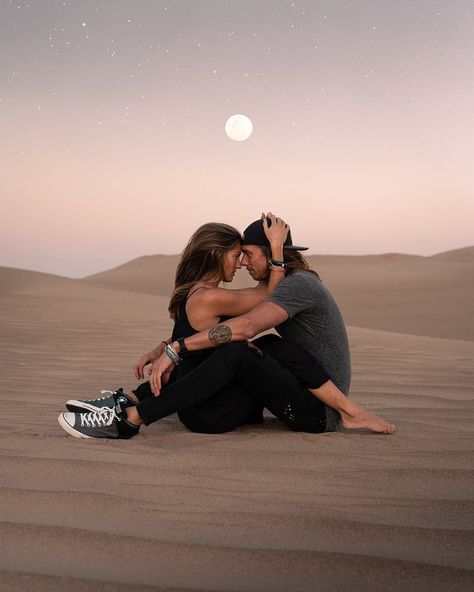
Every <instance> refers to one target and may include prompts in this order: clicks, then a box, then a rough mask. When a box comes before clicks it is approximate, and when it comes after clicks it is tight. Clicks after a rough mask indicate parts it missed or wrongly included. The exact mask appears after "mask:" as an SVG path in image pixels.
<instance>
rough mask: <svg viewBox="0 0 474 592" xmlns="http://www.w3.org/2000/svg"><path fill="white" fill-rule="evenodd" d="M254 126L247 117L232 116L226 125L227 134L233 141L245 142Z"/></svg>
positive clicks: (238, 114)
mask: <svg viewBox="0 0 474 592" xmlns="http://www.w3.org/2000/svg"><path fill="white" fill-rule="evenodd" d="M252 130H253V125H252V122H251V121H250V119H249V118H248V117H247V116H246V115H241V114H240V113H237V114H236V115H231V116H230V117H229V119H228V120H227V121H226V124H225V133H226V134H227V135H228V136H229V138H230V139H231V140H235V141H236V142H243V141H244V140H246V139H247V138H248V137H249V136H250V134H251V133H252Z"/></svg>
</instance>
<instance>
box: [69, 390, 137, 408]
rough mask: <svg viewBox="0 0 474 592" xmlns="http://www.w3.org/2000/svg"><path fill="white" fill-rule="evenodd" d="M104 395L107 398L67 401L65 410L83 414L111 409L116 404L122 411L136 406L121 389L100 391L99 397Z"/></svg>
mask: <svg viewBox="0 0 474 592" xmlns="http://www.w3.org/2000/svg"><path fill="white" fill-rule="evenodd" d="M106 393H108V396H107V397H98V398H97V399H69V401H67V402H66V409H67V410H68V411H72V412H73V413H84V412H85V411H100V410H101V409H105V408H108V409H112V407H115V405H117V403H120V404H121V406H122V407H123V408H124V409H126V408H127V407H132V406H133V405H136V403H135V402H134V401H132V399H130V398H129V397H128V396H127V395H126V394H125V393H124V392H123V388H122V387H120V388H119V389H117V390H116V391H106V390H101V391H100V394H101V395H105V394H106Z"/></svg>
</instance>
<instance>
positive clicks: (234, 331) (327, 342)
mask: <svg viewBox="0 0 474 592" xmlns="http://www.w3.org/2000/svg"><path fill="white" fill-rule="evenodd" d="M267 223H268V222H267ZM303 250H306V247H299V246H295V245H293V243H292V239H291V234H290V233H288V236H287V239H286V241H285V243H284V248H283V252H284V256H283V259H282V260H274V259H271V254H270V246H269V241H268V239H267V237H266V235H265V232H264V228H263V220H262V219H260V220H256V221H255V222H252V224H250V225H249V226H248V227H247V229H246V230H245V232H244V238H243V242H242V253H243V257H242V262H241V263H242V264H243V265H245V266H246V267H247V270H248V271H249V273H250V275H251V276H252V277H253V278H254V279H255V280H257V281H264V280H265V279H266V278H267V276H268V274H269V269H270V267H271V266H277V267H279V268H280V269H281V270H282V271H284V272H285V276H286V277H285V279H283V280H282V281H281V282H280V284H279V285H278V287H277V289H276V290H275V291H274V293H273V294H272V296H270V297H268V298H267V299H266V301H265V302H263V303H262V304H259V305H258V306H256V307H255V308H254V309H253V310H251V311H250V312H249V313H246V314H244V315H241V316H238V317H235V318H232V319H229V320H226V321H224V322H221V323H219V324H218V325H216V326H214V327H211V329H209V330H206V331H201V332H199V333H196V334H194V335H191V336H190V337H186V338H185V339H179V341H175V342H173V343H172V344H170V345H168V346H167V347H166V354H163V355H161V357H160V358H159V359H158V360H156V361H154V362H153V365H152V370H151V377H150V386H151V390H152V392H153V393H154V395H155V397H147V398H146V399H144V400H142V401H140V403H139V404H138V405H136V406H135V404H134V403H132V404H130V402H128V403H127V404H126V405H125V407H127V408H126V409H124V406H123V403H124V402H126V400H125V401H124V397H123V394H122V393H114V394H113V395H112V397H111V401H110V402H107V400H104V402H103V403H102V402H99V403H96V402H94V401H89V402H85V403H86V404H87V403H89V404H91V405H92V407H90V408H91V409H93V408H97V406H100V405H103V406H104V407H105V408H106V409H107V411H105V413H106V414H107V421H105V419H104V418H105V416H104V417H101V418H100V421H98V420H97V418H95V420H96V421H98V423H100V426H97V428H98V429H97V430H96V429H95V426H87V429H85V430H84V433H85V434H87V435H85V436H79V437H119V438H128V437H132V436H133V435H135V434H136V433H137V432H138V428H139V426H140V425H141V424H142V423H145V424H146V425H149V424H150V423H153V422H154V421H157V420H158V419H161V418H163V417H166V416H167V415H169V414H171V413H174V412H176V411H178V412H182V411H183V410H186V409H191V411H192V409H193V406H194V405H199V404H202V403H204V404H205V402H206V399H209V398H211V397H213V396H214V395H216V394H217V393H218V392H219V391H221V389H222V388H224V387H225V386H226V385H228V384H229V383H230V382H232V381H234V383H235V382H237V383H240V385H241V386H242V387H243V388H245V389H246V391H247V392H249V393H251V394H252V395H253V396H254V397H255V398H256V399H257V400H258V401H260V403H261V404H262V405H263V406H265V407H267V408H268V409H269V410H270V411H271V412H272V413H273V414H274V415H275V416H277V417H278V418H279V419H281V420H282V421H283V422H284V423H285V424H286V425H287V426H288V427H289V428H290V429H292V430H296V431H306V432H312V433H318V432H324V431H334V430H335V429H336V427H337V425H338V422H339V415H338V413H337V412H336V411H334V409H332V408H330V407H328V406H326V405H324V404H323V403H322V402H321V401H320V398H321V397H319V395H318V389H320V390H322V389H326V391H325V392H326V394H327V389H329V396H328V397H326V398H325V399H324V400H325V401H326V402H330V404H331V401H332V400H333V399H332V397H331V394H332V392H336V396H337V397H338V398H339V401H341V399H342V400H343V403H342V406H341V404H339V405H332V406H334V407H336V409H339V410H344V407H345V405H346V402H347V403H348V404H349V405H351V403H350V402H349V401H348V399H347V397H345V396H343V395H342V393H344V394H346V395H347V394H348V391H349V385H350V354H349V346H348V340H347V334H346V330H345V327H344V322H343V319H342V316H341V313H340V311H339V308H338V307H337V304H336V303H335V301H334V299H333V298H332V296H331V294H330V293H329V291H328V289H327V288H326V287H325V286H324V284H323V283H322V282H321V280H320V278H319V276H318V275H317V273H315V272H314V271H312V270H311V269H310V268H309V265H308V263H307V262H306V261H305V259H304V258H303V256H302V255H301V254H300V251H303ZM272 327H276V329H277V331H278V332H279V333H280V334H281V335H282V336H283V337H284V339H283V340H282V339H278V338H277V342H279V343H277V344H276V346H275V345H274V342H272V343H271V344H270V347H268V348H267V342H268V340H265V338H263V339H264V342H263V344H264V346H265V348H267V350H268V352H270V350H272V349H273V350H274V351H276V354H274V356H273V357H271V356H272V354H271V353H270V354H269V355H264V356H263V358H262V357H258V356H257V355H255V353H254V352H252V351H251V349H249V348H248V347H247V346H246V340H248V339H251V338H253V337H254V336H255V335H257V334H258V333H261V332H262V331H265V330H267V329H270V328H272ZM270 341H271V340H270ZM257 342H258V340H257ZM295 342H296V343H295ZM292 344H293V345H292ZM282 346H283V347H282ZM208 348H217V349H216V351H215V352H214V353H213V354H212V355H211V356H209V357H208V358H207V359H206V361H204V362H203V363H202V364H200V365H199V366H198V367H197V368H195V369H194V370H192V371H191V372H190V373H189V374H187V375H186V376H184V377H182V378H180V379H179V380H177V381H175V382H174V383H173V384H171V385H167V386H166V388H164V389H163V390H162V382H163V384H164V383H165V382H166V380H165V377H166V376H167V375H168V374H169V370H170V367H171V366H172V364H173V362H176V361H179V358H180V353H181V354H183V353H184V355H186V353H185V352H187V351H188V352H189V351H194V350H203V349H208ZM292 349H293V350H294V351H295V352H296V350H297V349H298V350H301V349H303V350H305V351H304V352H303V353H306V352H308V353H309V354H312V357H311V356H309V355H308V354H306V355H308V358H310V362H309V363H308V364H307V365H306V368H309V369H310V372H309V373H307V374H306V376H308V375H310V376H309V378H308V380H307V381H306V379H305V385H306V386H305V385H304V384H302V383H301V382H298V380H297V379H296V378H295V376H294V375H293V374H292V372H291V371H290V370H288V367H290V368H291V364H292V363H293V362H294V361H295V360H296V359H297V358H298V356H292ZM300 354H301V351H299V353H298V355H300ZM299 359H300V360H301V356H300V358H299ZM316 360H317V361H318V362H319V364H318V362H316ZM278 362H279V363H278ZM145 363H147V362H146V361H144V364H145ZM296 363H299V362H296ZM313 368H315V370H314V371H313ZM142 371H143V368H141V372H142ZM304 372H306V370H305V371H304ZM304 372H303V374H304ZM310 385H311V386H312V388H313V390H312V391H311V393H313V394H311V393H310V392H309V391H308V388H307V387H309V386H310ZM337 387H338V388H339V390H338V388H337ZM331 389H332V390H331ZM341 391H342V393H341ZM158 395H159V396H158ZM313 395H316V396H313ZM316 397H318V398H316ZM79 403H80V404H81V405H82V407H84V408H87V407H86V406H85V405H84V404H83V403H84V402H79ZM112 407H114V408H112ZM109 415H110V417H109ZM180 417H181V415H180ZM92 419H94V414H91V420H92ZM109 420H110V421H109ZM60 423H61V422H60ZM185 423H186V421H185ZM186 425H188V424H186ZM188 427H191V426H189V425H188ZM349 427H367V426H366V425H365V426H361V425H355V424H353V425H350V426H349ZM369 427H370V426H369ZM109 428H110V429H109ZM379 428H380V429H379ZM191 429H195V431H201V429H200V427H199V425H197V426H196V427H191ZM381 429H384V430H385V429H386V428H385V426H383V427H380V426H377V431H381ZM96 431H97V434H96V433H95V432H96ZM109 431H110V434H111V435H107V434H108V433H109ZM203 431H204V430H203ZM76 437H78V436H77V435H76Z"/></svg>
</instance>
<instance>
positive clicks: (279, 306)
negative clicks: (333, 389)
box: [150, 219, 351, 431]
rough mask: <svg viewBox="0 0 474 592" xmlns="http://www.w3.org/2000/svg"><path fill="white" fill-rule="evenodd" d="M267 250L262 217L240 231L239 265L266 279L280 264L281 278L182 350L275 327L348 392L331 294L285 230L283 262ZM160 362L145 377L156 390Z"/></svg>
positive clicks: (333, 417)
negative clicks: (242, 311)
mask: <svg viewBox="0 0 474 592" xmlns="http://www.w3.org/2000/svg"><path fill="white" fill-rule="evenodd" d="M269 249H270V245H269V242H268V239H267V237H266V236H265V233H264V231H263V221H262V220H261V219H260V220H256V221H255V222H252V224H250V225H249V226H248V227H247V228H246V229H245V231H244V234H243V241H242V252H243V257H242V260H241V264H242V265H245V266H246V268H247V271H248V272H249V273H250V275H251V276H252V278H253V279H254V280H257V281H262V280H265V278H266V277H267V276H268V273H269V266H271V265H277V266H281V267H283V269H284V270H285V273H286V277H285V279H284V280H283V281H282V282H280V284H279V285H278V286H277V288H276V290H275V291H274V293H273V294H272V295H271V296H269V297H268V298H267V299H266V301H265V302H263V303H262V304H259V305H258V306H256V307H255V308H254V309H253V310H251V311H250V312H249V313H246V314H244V315H241V316H239V317H235V318H233V319H229V320H227V321H225V322H223V323H220V324H219V325H216V326H215V327H211V329H209V330H207V331H201V332H200V333H197V334H195V335H192V336H191V337H188V338H186V339H185V341H184V345H185V347H186V349H187V350H189V351H193V350H200V349H207V348H209V347H219V346H222V345H224V344H228V343H231V342H233V341H242V340H247V339H252V338H253V337H255V336H256V335H258V334H259V333H261V332H263V331H266V330H268V329H271V328H273V327H275V328H276V330H277V331H278V333H279V334H280V335H281V336H282V337H283V338H286V339H292V340H293V341H296V342H297V343H299V344H300V345H301V346H302V347H303V348H304V349H305V350H307V351H308V352H309V353H310V354H311V355H312V356H313V357H314V358H315V359H316V360H318V361H319V362H320V363H321V365H322V366H323V367H324V369H325V370H326V372H327V374H328V375H329V377H330V378H331V380H332V382H333V383H334V384H335V385H336V386H337V387H338V388H339V390H340V391H342V392H343V393H345V394H346V395H348V393H349V387H350V381H351V363H350V352H349V343H348V339H347V332H346V328H345V325H344V321H343V318H342V315H341V312H340V310H339V308H338V306H337V304H336V302H335V300H334V298H333V297H332V295H331V294H330V292H329V290H328V289H327V287H326V286H325V285H324V284H323V282H322V281H321V279H320V278H319V276H318V274H317V273H315V272H314V271H312V270H311V269H310V267H309V264H308V263H307V261H306V260H305V259H304V257H303V256H302V255H301V253H300V251H305V250H307V247H300V246H295V245H293V242H292V238H291V233H288V237H287V240H286V242H285V244H284V247H283V250H284V261H274V260H272V259H271V258H270V254H269ZM173 347H174V348H175V349H176V351H177V353H178V354H179V350H180V347H179V344H178V343H177V342H176V343H174V344H173ZM161 361H162V366H161V367H160V365H159V364H157V365H155V366H154V368H153V371H152V374H151V378H150V383H151V386H152V390H153V391H154V392H155V393H158V392H159V391H160V388H161V382H160V377H161V374H162V372H163V371H164V368H163V364H164V366H165V367H166V366H168V363H167V360H166V359H164V358H162V359H161ZM325 412H326V425H325V429H324V431H334V430H335V429H336V428H337V425H338V423H339V420H340V418H339V414H338V413H337V412H336V411H334V409H332V408H330V407H327V406H325Z"/></svg>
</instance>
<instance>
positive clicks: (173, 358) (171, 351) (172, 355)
mask: <svg viewBox="0 0 474 592" xmlns="http://www.w3.org/2000/svg"><path fill="white" fill-rule="evenodd" d="M165 354H166V355H167V356H168V358H169V359H170V360H171V361H172V362H174V363H175V364H176V366H177V365H178V364H179V363H180V362H181V361H182V359H181V358H180V357H179V355H178V354H177V353H176V352H175V351H174V349H173V347H172V346H171V345H169V344H168V345H167V346H166V347H165Z"/></svg>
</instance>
